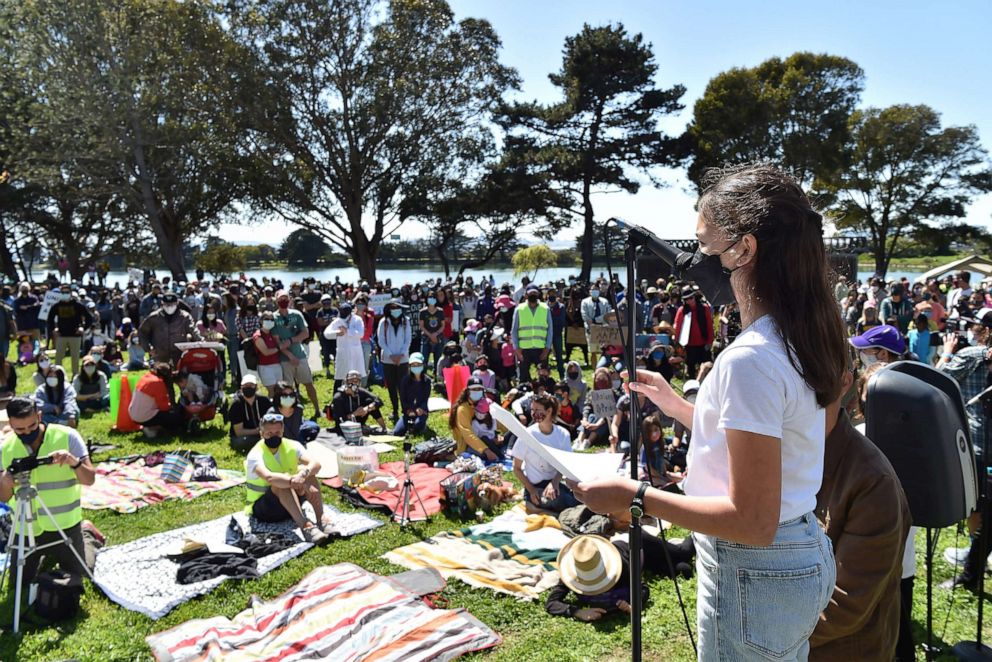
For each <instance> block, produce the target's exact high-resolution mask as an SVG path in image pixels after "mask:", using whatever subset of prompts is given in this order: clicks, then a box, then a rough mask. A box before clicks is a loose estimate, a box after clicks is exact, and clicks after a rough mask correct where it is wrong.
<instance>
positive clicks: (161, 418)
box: [141, 407, 186, 432]
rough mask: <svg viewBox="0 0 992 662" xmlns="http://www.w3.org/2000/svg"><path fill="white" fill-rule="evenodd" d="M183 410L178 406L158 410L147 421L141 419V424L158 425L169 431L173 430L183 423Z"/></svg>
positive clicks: (180, 426)
mask: <svg viewBox="0 0 992 662" xmlns="http://www.w3.org/2000/svg"><path fill="white" fill-rule="evenodd" d="M185 422H186V421H185V417H184V416H183V411H182V409H180V408H179V407H173V408H172V409H169V410H168V411H160V412H159V413H157V414H155V415H154V416H152V417H151V418H150V419H148V420H147V421H141V424H142V425H145V426H149V427H160V428H164V429H166V430H168V431H170V432H175V431H177V430H179V429H181V428H182V427H183V425H184V424H185Z"/></svg>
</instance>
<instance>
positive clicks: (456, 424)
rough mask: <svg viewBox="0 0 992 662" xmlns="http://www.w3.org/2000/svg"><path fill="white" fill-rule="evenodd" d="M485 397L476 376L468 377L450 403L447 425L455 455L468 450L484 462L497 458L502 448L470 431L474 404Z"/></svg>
mask: <svg viewBox="0 0 992 662" xmlns="http://www.w3.org/2000/svg"><path fill="white" fill-rule="evenodd" d="M485 397H486V389H485V388H484V387H483V386H482V381H481V380H480V379H479V378H478V377H469V380H468V382H467V383H466V385H465V389H464V390H463V391H462V392H461V393H459V394H458V398H457V399H456V400H455V401H454V402H452V403H451V412H450V413H449V414H448V427H449V428H451V437H452V438H453V439H454V440H455V457H457V456H459V455H461V454H462V453H465V452H469V453H474V454H475V455H478V456H479V457H481V458H482V459H483V460H485V461H486V462H496V461H498V460H499V456H500V453H501V452H502V449H501V448H500V446H499V445H497V444H496V443H495V442H493V444H492V445H490V444H488V443H486V441H484V440H483V439H480V438H479V437H478V436H477V435H476V434H475V432H473V431H472V421H473V420H474V419H475V412H476V405H478V404H479V403H480V402H481V401H482V400H483V399H484V398H485Z"/></svg>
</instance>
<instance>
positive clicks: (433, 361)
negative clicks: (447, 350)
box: [420, 335, 444, 377]
mask: <svg viewBox="0 0 992 662" xmlns="http://www.w3.org/2000/svg"><path fill="white" fill-rule="evenodd" d="M442 337H443V336H442ZM420 343H421V344H420V352H421V353H422V354H423V355H424V365H425V367H428V368H429V369H430V371H431V372H434V371H435V370H436V369H437V362H438V361H440V360H441V352H442V351H443V350H444V341H443V340H441V341H439V342H433V343H432V342H431V340H430V338H428V337H427V336H426V335H425V336H422V337H421V338H420ZM436 376H437V375H435V377H436Z"/></svg>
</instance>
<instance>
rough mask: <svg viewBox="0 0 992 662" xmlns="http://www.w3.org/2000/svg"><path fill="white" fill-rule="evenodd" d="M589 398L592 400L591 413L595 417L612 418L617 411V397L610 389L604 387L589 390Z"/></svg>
mask: <svg viewBox="0 0 992 662" xmlns="http://www.w3.org/2000/svg"><path fill="white" fill-rule="evenodd" d="M589 399H590V402H592V413H593V414H595V415H596V417H597V418H613V415H614V414H616V413H617V399H616V396H615V395H614V394H613V391H612V390H610V389H608V388H604V389H600V390H598V391H589Z"/></svg>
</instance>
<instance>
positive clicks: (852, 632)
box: [809, 412, 911, 662]
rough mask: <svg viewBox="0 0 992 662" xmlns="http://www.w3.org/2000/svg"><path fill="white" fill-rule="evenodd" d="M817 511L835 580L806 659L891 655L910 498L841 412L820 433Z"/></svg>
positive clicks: (887, 661)
mask: <svg viewBox="0 0 992 662" xmlns="http://www.w3.org/2000/svg"><path fill="white" fill-rule="evenodd" d="M816 517H817V519H818V520H819V521H820V524H821V525H823V527H824V528H825V529H826V533H827V537H829V538H830V542H831V543H833V547H834V557H835V558H836V562H837V586H836V588H835V589H834V594H833V596H832V597H831V598H830V604H829V605H828V606H827V608H826V610H824V612H823V613H822V614H821V615H820V622H819V624H818V625H817V626H816V630H814V632H813V636H811V637H810V640H809V641H810V655H809V659H810V660H841V661H842V662H853V661H854V660H859V661H869V660H884V661H885V662H891V660H892V659H893V657H894V656H895V646H896V639H897V638H898V636H899V582H900V579H901V577H902V555H903V548H904V546H905V544H906V536H907V534H908V533H909V526H910V521H911V520H910V514H909V505H908V503H907V502H906V495H905V494H904V493H903V490H902V485H901V484H900V482H899V478H898V477H897V476H896V473H895V470H894V469H893V468H892V465H891V464H889V461H888V460H887V459H886V457H885V456H884V455H883V454H882V452H881V451H880V450H879V449H878V447H877V446H875V444H873V443H872V442H871V441H869V440H868V438H866V437H865V436H864V435H862V434H861V433H859V432H858V431H857V430H855V429H854V428H853V427H852V426H851V422H850V421H849V420H848V418H847V415H846V414H844V413H843V412H841V414H840V418H839V419H838V421H837V425H836V426H835V427H834V429H833V431H832V432H831V433H830V436H829V437H827V440H826V451H825V453H824V458H823V484H822V486H821V487H820V492H819V494H817V495H816Z"/></svg>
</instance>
